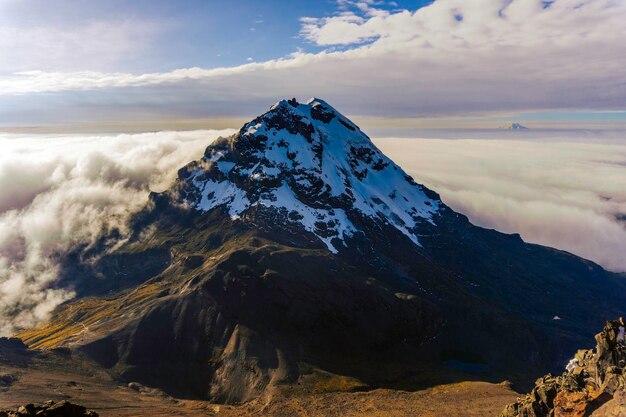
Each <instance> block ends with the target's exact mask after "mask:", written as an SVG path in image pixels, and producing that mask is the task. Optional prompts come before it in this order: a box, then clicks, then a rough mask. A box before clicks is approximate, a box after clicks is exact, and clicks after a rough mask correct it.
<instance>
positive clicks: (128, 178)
mask: <svg viewBox="0 0 626 417" xmlns="http://www.w3.org/2000/svg"><path fill="white" fill-rule="evenodd" d="M230 133H231V131H195V132H159V133H145V134H136V135H118V136H109V137H104V136H88V137H85V136H65V137H61V136H56V137H53V136H39V137H35V138H33V137H26V136H17V135H1V134H0V149H1V150H2V151H1V152H0V190H2V191H1V192H0V335H8V334H12V333H14V332H15V331H16V330H17V329H20V328H24V327H29V326H33V325H35V324H36V323H38V322H40V321H42V320H45V319H46V318H48V316H49V314H50V313H51V311H52V310H53V309H54V308H55V307H56V306H57V305H59V304H60V303H61V302H63V301H65V300H67V299H69V298H71V297H72V296H73V294H72V292H71V291H70V290H67V289H61V288H55V286H54V284H55V281H56V279H57V272H58V265H57V262H56V259H57V257H58V254H61V253H64V252H66V251H68V250H70V249H72V248H74V247H76V246H77V245H89V244H91V243H94V242H95V241H96V239H97V238H98V237H99V236H101V235H102V233H103V232H106V231H111V230H113V229H119V230H120V231H121V232H122V234H123V233H124V232H125V230H126V223H127V220H128V217H129V216H130V215H131V214H132V213H134V212H136V211H138V210H140V209H141V208H142V207H143V206H144V205H145V203H146V202H147V198H148V194H149V192H150V191H162V190H164V189H165V188H166V187H167V186H168V185H169V184H170V183H171V182H172V181H173V180H174V178H175V177H176V172H177V170H178V168H180V167H181V166H183V165H185V164H186V163H187V162H189V161H192V160H194V159H197V158H198V157H199V156H201V155H202V152H203V151H204V148H205V147H206V146H207V145H208V144H209V143H210V142H211V141H212V140H213V139H214V138H216V137H218V136H220V135H227V134H230Z"/></svg>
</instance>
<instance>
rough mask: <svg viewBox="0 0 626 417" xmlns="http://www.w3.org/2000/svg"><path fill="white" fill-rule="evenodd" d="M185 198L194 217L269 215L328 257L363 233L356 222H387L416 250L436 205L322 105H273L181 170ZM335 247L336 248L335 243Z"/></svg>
mask: <svg viewBox="0 0 626 417" xmlns="http://www.w3.org/2000/svg"><path fill="white" fill-rule="evenodd" d="M181 180H182V181H181V184H182V185H181V187H180V189H179V193H180V196H181V197H182V200H183V201H184V202H185V203H186V204H188V205H190V206H191V207H193V208H195V209H197V210H199V211H203V212H206V211H209V210H212V209H213V208H215V207H220V206H225V207H226V208H227V210H228V213H229V215H230V216H231V218H232V219H233V220H237V219H242V218H244V217H245V216H244V213H246V211H247V210H249V209H250V208H251V207H256V208H259V207H261V208H263V209H274V210H276V211H277V212H280V213H282V214H283V215H284V218H285V219H287V221H288V222H290V223H299V224H300V225H302V226H303V227H304V229H305V230H307V231H309V232H311V233H313V234H315V235H316V236H317V237H318V238H319V239H321V240H322V241H323V242H324V243H325V244H326V246H327V247H328V249H329V250H330V251H332V252H335V253H336V252H337V251H338V246H337V244H338V243H339V242H341V244H345V239H346V238H347V237H350V236H353V235H354V234H355V233H358V232H360V231H361V230H360V229H359V227H358V226H356V225H355V223H356V224H359V223H360V222H359V220H358V219H363V218H366V219H369V220H374V221H376V222H383V223H387V224H390V225H392V226H394V227H395V228H397V229H398V230H400V231H401V232H402V233H404V234H405V235H406V236H408V237H409V238H410V239H411V240H412V241H413V242H414V243H415V244H417V245H419V239H418V236H417V233H416V226H417V224H418V223H419V222H423V221H427V222H431V223H432V222H433V214H434V213H435V212H436V211H437V210H438V208H439V207H440V204H441V203H440V200H439V199H438V197H437V196H436V195H435V194H434V193H431V192H429V191H428V190H427V189H425V188H424V187H422V186H421V185H418V184H416V183H415V182H414V181H413V179H412V178H411V177H410V176H408V175H407V174H406V173H405V172H404V171H403V170H402V169H401V168H400V167H399V166H397V165H396V164H394V163H393V161H391V160H390V159H389V158H387V157H386V156H385V155H383V154H382V152H380V150H378V148H376V146H374V144H373V143H372V142H371V140H370V139H369V138H368V137H367V135H365V134H364V133H363V132H361V130H360V129H359V128H358V127H357V126H356V125H354V124H353V123H352V122H351V121H349V120H348V119H347V118H345V117H344V116H343V115H341V114H340V113H339V112H337V111H336V110H335V109H334V108H332V107H331V106H330V105H328V104H327V103H326V102H324V101H322V100H319V99H311V100H309V101H308V102H307V103H306V104H301V103H298V102H296V101H295V99H294V100H282V101H280V102H278V103H276V104H275V105H274V106H272V107H271V109H270V110H269V111H268V112H267V113H265V114H263V115H262V116H260V117H258V118H256V119H254V120H253V121H251V122H249V123H248V124H246V125H244V126H243V128H242V129H241V130H240V131H239V133H237V134H236V135H234V136H233V137H231V138H229V139H225V140H221V141H217V142H216V143H214V144H213V145H211V146H209V148H207V150H206V152H205V156H204V158H203V159H202V160H201V161H198V162H194V163H192V164H190V165H189V166H187V167H186V171H184V170H183V174H182V176H181ZM338 241H339V242H338Z"/></svg>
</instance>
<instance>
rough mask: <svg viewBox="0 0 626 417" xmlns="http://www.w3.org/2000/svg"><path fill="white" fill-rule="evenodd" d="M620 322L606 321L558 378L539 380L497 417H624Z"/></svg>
mask: <svg viewBox="0 0 626 417" xmlns="http://www.w3.org/2000/svg"><path fill="white" fill-rule="evenodd" d="M624 328H625V323H624V319H623V318H620V319H619V320H615V321H609V322H608V323H607V324H606V325H605V326H604V329H603V330H602V332H600V333H598V334H597V335H596V337H595V339H596V347H595V348H594V349H588V350H584V349H583V350H579V351H578V352H576V355H575V356H574V358H573V359H572V360H571V361H570V362H569V363H568V365H567V367H566V370H565V372H564V373H563V374H562V375H559V376H555V375H552V374H548V375H545V376H543V377H542V378H539V379H538V380H537V381H536V383H535V387H534V388H533V389H532V391H531V392H530V393H529V394H528V395H526V396H525V397H523V398H520V399H518V401H517V402H515V403H513V404H510V405H508V406H507V407H506V409H505V410H504V411H503V412H502V413H501V414H500V417H548V416H554V417H585V416H594V417H610V416H616V417H617V416H624V415H626V391H625V389H626V343H625V341H624Z"/></svg>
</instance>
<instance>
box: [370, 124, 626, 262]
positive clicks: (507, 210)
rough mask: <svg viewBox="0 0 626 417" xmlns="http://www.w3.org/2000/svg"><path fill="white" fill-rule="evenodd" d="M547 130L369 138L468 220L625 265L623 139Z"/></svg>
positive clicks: (625, 161)
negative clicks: (483, 136)
mask: <svg viewBox="0 0 626 417" xmlns="http://www.w3.org/2000/svg"><path fill="white" fill-rule="evenodd" d="M623 133H624V132H622V133H621V135H622V138H623ZM553 135H554V134H552V133H550V134H549V133H545V132H539V133H533V134H532V136H534V137H535V140H523V141H522V140H510V138H511V136H512V135H507V134H506V132H505V133H503V134H501V136H500V137H501V138H502V139H501V140H493V139H491V140H478V139H468V140H452V139H447V140H446V139H444V140H442V139H380V140H377V141H376V144H377V145H378V146H379V147H380V148H381V149H382V150H383V151H384V152H385V153H386V154H387V155H389V156H390V157H391V158H392V159H394V160H395V161H396V162H397V163H399V164H400V165H401V166H402V167H403V168H405V169H406V170H407V172H409V173H410V174H411V175H413V176H414V177H415V178H416V180H417V181H418V182H421V183H424V184H425V185H427V186H429V187H430V188H432V189H434V190H435V191H437V192H439V193H440V194H441V196H442V198H443V200H444V202H446V203H447V204H448V205H450V206H451V207H452V208H453V209H455V210H457V211H459V212H462V213H464V214H466V215H468V217H469V218H470V220H471V221H472V222H474V223H475V224H478V225H481V226H484V227H488V228H495V229H497V230H500V231H503V232H507V233H520V234H521V235H522V237H523V238H524V239H525V240H526V241H529V242H534V243H540V244H543V245H547V246H552V247H556V248H559V249H563V250H567V251H569V252H572V253H575V254H577V255H579V256H582V257H585V258H587V259H591V260H593V261H595V262H597V263H599V264H601V265H603V266H604V267H605V268H609V269H612V270H617V271H626V257H624V253H626V221H621V222H620V221H618V220H617V217H618V216H619V215H622V216H624V215H626V188H625V187H624V184H626V144H624V141H623V139H622V140H621V141H612V140H610V141H606V142H607V143H597V142H598V141H597V140H596V139H598V138H595V137H591V138H590V137H586V138H585V136H587V135H588V133H587V134H584V133H583V135H582V136H580V138H584V139H582V140H584V143H582V142H580V141H575V138H576V136H578V134H577V133H576V132H569V133H566V134H564V135H563V134H561V136H560V137H554V136H553ZM527 136H530V134H528V135H527ZM551 136H552V137H551ZM507 138H508V140H506V139H507Z"/></svg>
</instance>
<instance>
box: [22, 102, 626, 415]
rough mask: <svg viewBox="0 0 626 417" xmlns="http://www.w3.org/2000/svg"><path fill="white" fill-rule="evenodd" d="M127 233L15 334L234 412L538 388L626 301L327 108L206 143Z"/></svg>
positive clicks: (599, 273)
mask: <svg viewBox="0 0 626 417" xmlns="http://www.w3.org/2000/svg"><path fill="white" fill-rule="evenodd" d="M131 227H132V230H133V233H132V236H131V238H130V239H129V240H127V241H125V242H124V243H123V244H118V245H116V246H114V247H109V246H108V245H107V241H106V240H103V242H102V245H100V247H99V248H98V249H96V250H94V249H91V251H92V253H90V254H89V255H90V256H89V257H88V258H89V259H91V260H92V261H91V262H89V263H87V262H82V261H81V259H84V258H85V257H84V256H80V255H81V254H75V256H70V257H68V258H67V260H66V261H65V262H64V267H63V270H62V272H61V274H62V277H63V280H62V283H63V284H64V285H65V286H67V287H71V288H72V289H73V290H75V292H76V293H77V295H78V297H77V298H76V299H75V300H73V301H71V302H68V303H66V304H64V305H62V306H61V307H60V308H59V309H58V310H57V311H56V312H55V315H54V317H53V319H52V320H51V321H50V322H49V323H47V324H46V325H45V326H42V327H40V328H37V329H32V330H28V331H25V332H23V333H22V334H20V335H19V336H20V337H21V338H22V340H24V341H25V342H26V343H27V344H28V345H29V346H30V347H31V348H42V349H50V348H57V347H66V348H69V349H71V350H74V351H80V352H82V353H84V354H86V355H88V356H90V357H91V358H93V359H94V360H96V361H97V362H98V363H99V364H100V365H101V366H102V367H104V368H106V369H107V370H108V372H110V373H111V374H112V375H113V376H114V377H115V378H117V379H118V380H122V381H126V382H130V381H138V382H140V383H141V384H144V385H148V386H151V387H156V388H161V389H163V390H165V391H166V392H167V393H169V394H171V395H175V396H179V397H186V398H203V399H210V400H212V401H218V402H227V403H238V402H243V401H246V400H249V399H252V398H254V397H257V396H260V395H263V394H267V393H269V392H271V389H272V388H273V387H275V386H277V385H279V384H296V383H298V382H299V381H300V380H301V379H302V378H303V377H304V376H306V375H318V374H319V373H324V374H334V375H340V376H342V377H344V378H347V379H349V380H350V381H352V385H351V386H353V387H355V388H356V387H358V388H359V389H363V388H367V387H402V388H405V389H412V388H417V387H423V386H427V385H433V384H437V383H442V382H449V381H459V380H466V379H482V380H497V381H500V380H502V379H510V380H513V381H514V382H517V383H520V384H522V385H527V386H528V385H529V384H530V383H531V382H532V381H534V378H535V376H536V375H539V374H543V373H545V372H546V371H548V370H558V369H562V367H563V366H564V365H565V364H566V363H567V360H568V359H569V358H570V357H571V355H572V353H573V352H574V351H575V349H576V348H577V347H578V346H580V345H583V343H584V342H585V341H586V340H587V339H589V338H590V337H591V335H592V334H593V332H594V330H595V329H596V328H597V327H598V326H600V325H601V324H602V323H603V322H604V321H605V320H606V318H607V317H612V316H618V315H619V314H620V313H621V311H620V310H621V307H622V306H623V305H624V304H625V303H626V283H625V282H624V279H623V278H622V277H620V276H618V275H617V274H613V273H610V272H607V271H605V270H603V269H602V268H601V267H600V266H598V265H596V264H594V263H592V262H590V261H587V260H584V259H581V258H578V257H576V256H574V255H571V254H569V253H566V252H562V251H559V250H555V249H551V248H548V247H543V246H539V245H533V244H528V243H525V242H524V241H523V240H522V239H521V238H520V236H519V235H507V234H503V233H500V232H497V231H494V230H487V229H483V228H480V227H477V226H474V225H472V224H471V223H470V222H469V221H468V219H467V218H466V217H465V216H463V215H462V214H459V213H456V212H454V211H453V210H452V209H450V208H449V207H448V206H446V205H445V204H444V202H442V201H441V199H440V198H439V196H438V195H437V194H436V193H435V192H433V191H431V190H429V189H427V188H426V187H424V186H422V185H419V184H417V183H416V182H415V181H414V180H413V179H412V178H411V177H410V176H409V175H407V174H406V173H405V172H404V171H403V170H402V169H401V168H400V167H399V166H397V165H396V164H395V163H393V161H391V160H390V159H389V158H387V157H386V156H385V155H383V154H382V153H381V152H380V150H378V149H377V148H376V146H375V145H374V144H373V143H372V142H371V141H370V139H369V138H368V137H367V135H365V134H364V133H363V132H362V131H361V130H360V129H359V128H358V127H357V126H356V125H355V124H354V123H352V122H351V121H350V120H348V119H347V118H346V117H344V116H343V115H341V114H340V113H339V112H337V111H336V110H335V109H333V108H332V107H331V106H330V105H329V104H327V103H325V102H324V101H322V100H319V99H313V100H311V101H309V102H307V103H306V104H301V103H298V102H297V101H296V100H295V99H294V100H283V101H280V102H279V103H277V104H276V105H274V106H273V107H272V108H271V109H270V110H269V111H268V112H267V113H265V114H263V115H261V116H259V117H258V118H256V119H254V120H253V121H251V122H249V123H247V124H246V125H244V126H243V127H242V128H241V130H240V131H239V132H238V133H236V134H235V135H233V136H232V137H229V138H221V139H219V140H217V141H216V142H214V143H213V144H212V145H210V146H209V147H208V148H207V149H206V152H205V154H204V156H203V157H202V158H201V159H200V160H199V161H196V162H192V163H191V164H189V165H187V166H185V167H183V168H182V169H181V170H180V171H179V175H178V179H177V181H176V183H175V184H174V185H173V186H172V188H171V189H169V190H167V191H166V192H163V193H154V194H152V195H151V198H150V202H149V204H148V205H147V207H146V208H145V209H144V210H143V211H142V212H141V213H139V214H138V215H137V216H135V218H134V219H133V221H132V225H131ZM93 259H96V260H95V261H93ZM599 307H601V308H599ZM557 315H558V316H559V317H560V318H561V320H553V317H555V316H557Z"/></svg>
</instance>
